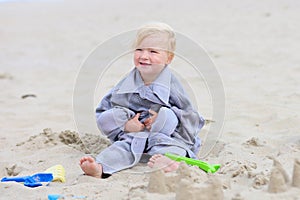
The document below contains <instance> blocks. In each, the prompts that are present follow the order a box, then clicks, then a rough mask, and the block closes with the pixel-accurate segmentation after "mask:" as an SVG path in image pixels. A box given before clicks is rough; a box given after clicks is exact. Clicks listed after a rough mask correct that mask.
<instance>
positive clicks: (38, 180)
mask: <svg viewBox="0 0 300 200" xmlns="http://www.w3.org/2000/svg"><path fill="white" fill-rule="evenodd" d="M52 180H53V175H52V173H37V174H34V175H32V176H19V177H4V178H2V179H1V182H7V181H15V182H24V185H25V186H27V187H38V186H42V185H43V184H42V182H51V181H52Z"/></svg>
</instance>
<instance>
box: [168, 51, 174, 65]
mask: <svg viewBox="0 0 300 200" xmlns="http://www.w3.org/2000/svg"><path fill="white" fill-rule="evenodd" d="M173 58H174V54H173V53H168V60H167V64H170V63H171V62H172V60H173Z"/></svg>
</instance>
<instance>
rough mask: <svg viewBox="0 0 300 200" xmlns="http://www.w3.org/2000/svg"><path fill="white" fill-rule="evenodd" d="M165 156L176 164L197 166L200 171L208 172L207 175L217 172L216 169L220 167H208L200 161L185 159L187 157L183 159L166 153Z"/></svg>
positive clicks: (217, 165) (216, 165)
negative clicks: (183, 163)
mask: <svg viewBox="0 0 300 200" xmlns="http://www.w3.org/2000/svg"><path fill="white" fill-rule="evenodd" d="M165 156H167V157H168V158H170V159H172V160H175V161H178V162H181V161H184V162H185V163H186V164H188V165H195V166H198V167H199V168H200V169H202V170H204V171H205V172H208V173H215V172H216V171H218V169H219V168H220V166H221V165H219V164H215V165H210V164H208V163H206V162H204V161H201V160H196V159H192V158H187V157H184V156H178V155H175V154H171V153H166V154H165Z"/></svg>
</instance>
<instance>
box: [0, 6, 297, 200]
mask: <svg viewBox="0 0 300 200" xmlns="http://www.w3.org/2000/svg"><path fill="white" fill-rule="evenodd" d="M299 13H300V2H299V1H297V0H286V1H284V0H281V1H279V0H264V1H258V0H256V1H252V0H251V1H250V0H246V1H238V0H229V1H217V0H213V1H202V0H201V1H179V0H175V1H174V0H172V1H158V0H153V1H138V0H132V1H116V0H112V1H109V2H108V1H96V0H86V1H83V0H82V1H79V0H66V1H62V0H53V1H51V0H49V1H34V0H33V1H11V2H2V1H1V2H0V89H1V94H0V106H1V115H0V124H1V126H0V134H1V135H0V158H1V159H0V176H1V177H4V176H8V175H19V176H21V175H30V174H34V173H36V172H42V171H44V170H45V169H47V168H48V167H51V166H53V165H56V164H62V165H63V166H64V167H65V169H66V178H67V182H66V183H51V184H50V185H49V186H43V187H38V188H34V189H33V188H27V187H24V186H23V185H21V184H19V183H1V184H0V193H1V195H0V199H47V195H48V194H61V195H64V196H65V199H72V198H73V197H74V196H75V197H77V198H79V197H85V198H86V199H154V198H155V199H183V196H185V199H193V198H194V199H201V195H200V194H199V193H201V194H203V196H202V197H203V198H206V199H215V198H216V197H220V199H223V198H224V199H293V200H294V199H300V189H299V188H297V187H295V186H292V181H293V166H294V160H295V159H296V158H298V159H299V158H300V132H299V130H300V125H299V122H300V120H299V119H300V117H299V112H300V105H299V102H300V92H299V85H300V78H299V77H300V76H299V75H300V66H299V63H300V57H299V52H300V44H299V41H300V23H299V22H300V14H299ZM151 21H162V22H166V23H168V24H169V25H171V26H172V27H173V28H174V29H175V30H176V31H178V32H180V33H183V34H185V35H186V36H188V37H190V38H191V39H193V40H194V41H195V42H196V43H198V44H199V45H201V46H203V47H204V48H205V49H206V51H207V53H208V54H209V56H210V57H211V58H212V60H213V62H214V63H215V66H216V68H217V69H218V71H219V73H220V76H221V78H222V81H223V86H224V89H225V94H226V99H225V100H226V118H225V122H224V127H223V131H222V137H221V138H220V141H219V143H218V144H217V146H216V148H215V149H214V151H213V152H212V153H211V154H210V155H209V156H208V157H206V158H205V160H206V161H208V162H210V163H220V164H221V165H222V167H221V169H220V170H219V171H218V172H217V173H216V174H215V175H206V174H203V173H200V172H199V170H198V169H195V168H191V167H186V166H185V167H186V168H184V167H183V168H184V170H183V171H185V172H186V173H184V172H182V171H181V172H177V173H173V174H171V175H169V176H167V177H164V176H163V175H156V176H154V175H153V176H154V178H153V177H152V179H150V176H151V175H152V174H153V173H148V172H149V169H148V168H147V167H146V166H138V167H137V169H131V170H127V171H124V172H121V173H118V174H116V175H114V176H112V177H111V178H109V179H106V180H97V179H94V178H90V177H85V176H82V172H81V170H80V168H79V166H78V160H79V158H80V157H81V156H83V155H84V154H85V153H90V154H95V153H97V152H99V151H100V150H101V149H102V148H103V147H104V146H105V145H107V143H106V140H105V139H104V138H102V137H99V135H100V133H99V132H98V131H95V132H89V134H91V135H88V134H86V133H79V134H77V129H76V123H75V121H74V115H73V108H72V102H73V89H74V84H75V82H76V77H77V75H78V73H79V71H80V66H81V64H82V63H83V61H84V59H86V58H87V56H88V55H89V53H90V52H91V51H92V50H93V49H94V48H95V47H96V46H97V45H99V44H101V43H102V42H104V41H106V40H108V39H109V38H111V37H112V36H114V35H117V34H120V33H122V32H124V31H128V30H133V29H136V28H138V27H139V26H141V25H142V24H145V23H147V22H151ZM128 59H131V58H130V57H128ZM125 60H126V59H125ZM119 63H120V65H122V64H124V65H125V64H126V63H131V60H129V61H128V60H127V61H122V60H121V61H119ZM178 63H180V61H178ZM178 63H177V64H178ZM116 64H117V65H115V67H112V68H111V71H110V73H111V74H110V77H111V78H110V79H109V80H107V81H106V80H105V81H104V83H105V85H103V87H100V86H99V88H98V89H97V91H95V103H96V99H97V98H98V99H100V97H97V96H98V95H99V96H101V94H104V93H105V90H108V89H109V87H111V86H113V84H114V83H115V81H117V80H118V79H119V78H120V71H118V67H122V69H123V70H124V68H123V66H118V65H119V64H118V62H116ZM178 65H179V64H178ZM125 68H129V69H130V66H127V64H126V66H125ZM185 76H186V77H188V78H189V79H188V80H190V85H197V84H199V85H200V86H201V87H202V86H203V82H202V81H201V80H199V78H198V77H197V76H196V77H193V76H192V75H190V74H186V75H185ZM200 86H199V87H200ZM196 88H198V87H196ZM103 90H104V91H103ZM201 92H202V94H201V95H195V96H196V101H197V103H198V107H199V112H200V113H201V114H203V116H204V117H205V118H206V119H210V117H211V109H212V107H211V102H210V97H209V94H208V92H207V91H205V90H203V91H202V90H201ZM27 94H33V95H35V96H29V97H28V98H22V96H23V95H27ZM92 106H95V105H92ZM212 120H213V119H212ZM94 125H95V124H94ZM94 125H91V126H94ZM45 128H50V129H51V130H52V132H51V131H50V130H49V129H48V130H46V131H43V130H44V129H45ZM67 130H70V131H67ZM207 130H208V127H204V129H203V132H202V133H205V131H207ZM72 131H74V132H72ZM40 133H42V134H40ZM59 135H60V137H59ZM78 135H79V136H80V137H81V141H80V140H79V139H78ZM62 138H64V139H62ZM68 141H69V142H68ZM82 143H84V144H85V145H87V146H85V147H84V146H83V145H82ZM100 143H101V144H100ZM98 144H99V145H98ZM86 148H87V149H88V150H87V149H86ZM268 156H274V157H276V159H277V160H278V161H279V162H280V163H281V164H282V166H283V168H284V171H285V172H286V174H287V177H288V180H286V182H285V181H284V182H283V183H281V182H282V177H281V176H280V175H278V174H277V175H278V176H276V177H277V180H276V181H275V182H272V181H270V180H271V179H272V178H270V177H271V171H272V168H273V167H272V165H273V161H272V160H271V159H270V158H268ZM277 167H278V166H277ZM137 172H140V173H137ZM189 173H191V174H192V175H191V174H190V175H188V174H189ZM299 173H300V172H299ZM178 174H179V175H178ZM178 176H179V177H180V180H181V181H180V180H177V181H176V183H178V184H171V183H172V181H170V180H171V179H172V178H173V179H174V177H175V178H176V177H177V178H178ZM162 177H164V178H162ZM170 177H171V178H170ZM274 177H275V176H273V180H274V179H275V178H274ZM278 177H279V178H278ZM155 178H156V179H155ZM214 178H216V179H217V180H218V181H217V182H219V183H218V184H213V183H215V182H216V181H212V180H214ZM149 179H150V180H149ZM153 179H155V180H156V182H155V183H157V185H161V184H162V185H167V186H168V188H167V189H166V190H165V191H164V192H162V191H158V190H155V189H154V192H151V191H153V190H151V189H149V188H153V182H151V180H153ZM299 179H300V178H299V177H298V178H297V180H298V182H299ZM206 180H210V181H212V182H213V183H210V182H209V181H208V182H207V181H206ZM297 180H296V181H297ZM294 181H295V179H294ZM149 182H150V185H149ZM164 182H165V184H163V183H164ZM270 182H272V184H273V185H272V184H271V185H272V187H274V184H275V186H276V187H277V188H281V189H282V190H284V192H279V193H270V192H269V190H270V187H271V186H270ZM154 185H155V184H154ZM161 187H162V186H161ZM154 188H155V187H154ZM278 190H280V189H278ZM155 191H156V192H155ZM189 191H190V192H189ZM199 191H200V192H199ZM213 191H218V192H219V193H218V194H214V192H213ZM192 193H194V194H196V195H198V196H197V198H196V197H194V196H193V194H192ZM205 195H206V196H205Z"/></svg>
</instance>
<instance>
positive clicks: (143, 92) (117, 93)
mask: <svg viewBox="0 0 300 200" xmlns="http://www.w3.org/2000/svg"><path fill="white" fill-rule="evenodd" d="M149 109H152V110H154V111H156V112H157V113H158V117H157V119H156V120H155V122H154V123H153V125H152V128H151V129H150V131H149V130H146V129H145V131H141V132H134V133H128V132H125V131H124V127H125V123H126V122H127V121H128V120H129V119H131V118H132V117H134V116H135V115H136V114H137V113H140V118H139V121H141V122H143V121H144V120H145V119H147V118H149ZM96 120H97V125H98V127H99V129H100V131H101V132H102V133H103V134H105V135H106V136H107V137H108V138H109V139H110V141H111V142H112V144H111V145H110V146H109V147H108V148H106V149H104V150H103V151H102V152H100V154H99V155H98V156H97V157H96V162H97V163H100V164H101V165H102V167H103V173H105V174H112V173H115V172H117V171H120V170H123V169H127V168H130V167H133V166H134V165H136V164H137V163H138V162H139V161H140V160H141V157H142V155H143V154H144V155H145V154H148V155H154V154H157V153H160V154H164V153H167V152H169V153H173V154H177V155H181V156H189V157H191V158H196V154H197V152H198V151H199V148H200V138H199V137H198V133H199V131H200V129H201V128H202V126H203V125H204V119H203V118H202V117H201V116H200V115H199V113H198V112H197V111H196V110H195V109H194V107H193V106H192V104H191V101H190V99H189V98H188V95H187V93H186V92H185V91H184V89H183V87H182V85H181V84H180V82H179V81H178V79H177V78H176V77H175V76H174V75H173V74H172V73H171V70H170V69H169V67H168V66H166V67H165V68H164V69H163V71H162V72H161V73H160V75H159V76H158V77H157V78H156V80H155V81H154V82H153V83H151V84H150V85H145V84H144V82H143V80H142V77H141V75H140V73H139V71H138V70H137V69H136V68H134V69H133V70H131V71H130V73H129V74H128V75H127V76H126V77H125V78H124V79H123V80H121V81H120V82H119V83H118V84H117V85H116V86H115V87H114V88H112V89H111V90H110V92H109V93H108V94H107V95H106V96H105V97H104V98H103V99H102V101H101V102H100V103H99V105H98V106H97V108H96Z"/></svg>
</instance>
